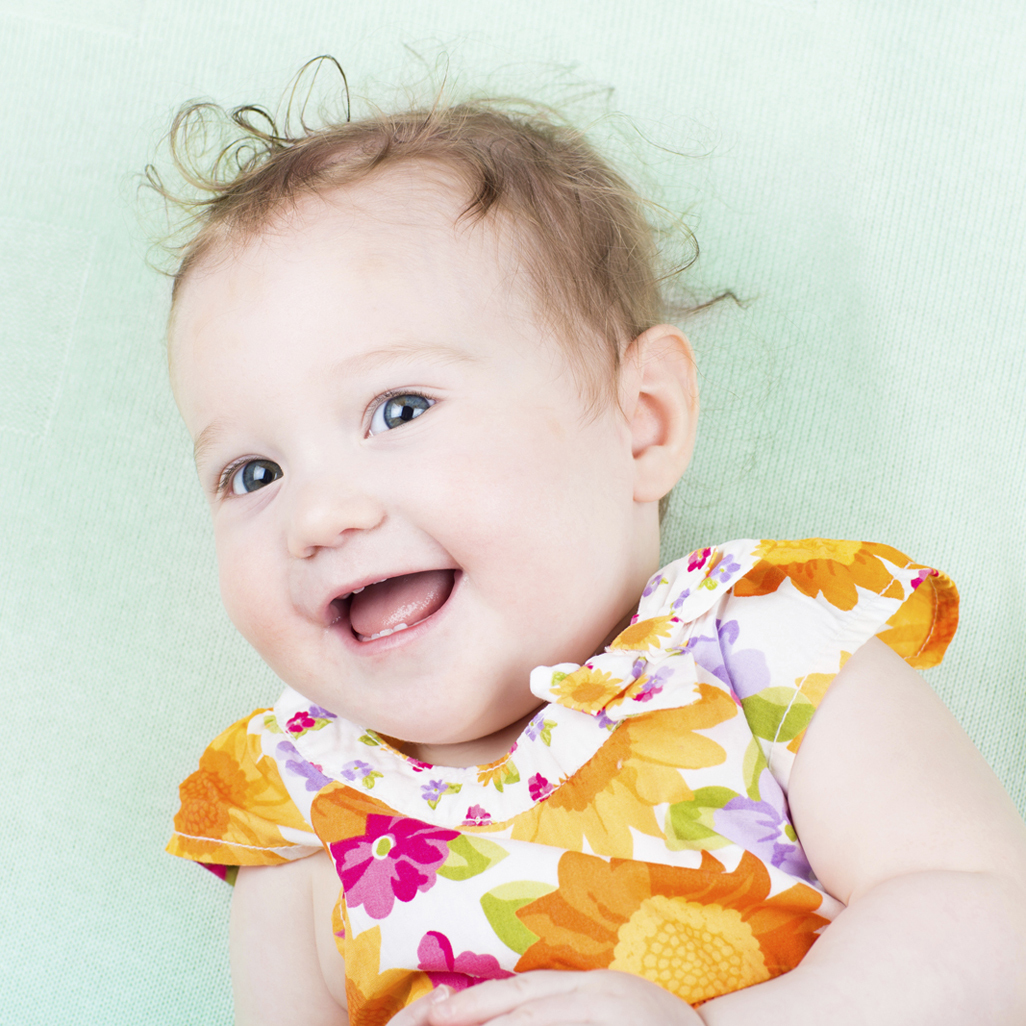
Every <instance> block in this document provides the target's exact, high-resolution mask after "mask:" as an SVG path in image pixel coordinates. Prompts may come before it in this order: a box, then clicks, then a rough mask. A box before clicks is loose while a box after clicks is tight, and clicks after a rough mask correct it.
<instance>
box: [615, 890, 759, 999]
mask: <svg viewBox="0 0 1026 1026" xmlns="http://www.w3.org/2000/svg"><path fill="white" fill-rule="evenodd" d="M618 937H619V942H618V943H617V945H616V947H615V948H614V949H613V961H612V964H611V965H610V966H609V968H610V969H620V970H622V971H623V972H628V973H634V975H635V976H642V977H644V978H645V979H646V980H651V981H652V982H653V983H657V984H659V986H660V987H663V988H664V989H665V990H668V991H670V993H671V994H676V995H677V996H678V997H680V998H683V999H684V1000H685V1001H688V1002H691V1003H694V1002H696V1001H704V1000H706V999H708V998H712V997H717V996H718V995H720V994H729V993H731V992H732V991H735V990H740V989H741V988H742V987H749V986H751V985H752V984H753V983H760V982H762V981H763V980H766V979H768V978H769V973H768V972H767V971H766V961H765V959H764V958H763V955H762V949H761V948H760V947H759V942H758V940H756V938H755V936H754V935H753V933H752V929H751V927H750V926H749V925H748V924H747V923H746V922H744V921H743V920H742V918H741V914H740V913H739V912H737V911H735V910H734V909H732V908H723V907H722V906H720V905H702V904H700V903H699V902H697V901H688V900H687V899H685V898H667V897H664V896H663V895H661V894H657V895H654V896H653V897H651V898H646V899H645V900H644V901H643V902H642V903H641V907H640V908H639V909H638V911H637V912H635V913H634V915H632V916H631V918H630V920H629V921H628V922H626V923H624V925H623V926H622V927H621V928H620V931H619V933H618Z"/></svg>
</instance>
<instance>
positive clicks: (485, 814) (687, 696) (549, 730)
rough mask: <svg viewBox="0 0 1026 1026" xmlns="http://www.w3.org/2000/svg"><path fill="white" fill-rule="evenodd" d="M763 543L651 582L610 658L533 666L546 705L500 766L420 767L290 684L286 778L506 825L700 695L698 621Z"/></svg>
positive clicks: (699, 555) (699, 557) (410, 808)
mask: <svg viewBox="0 0 1026 1026" xmlns="http://www.w3.org/2000/svg"><path fill="white" fill-rule="evenodd" d="M759 547H760V542H758V541H754V540H751V539H743V540H740V541H733V542H727V543H726V544H724V545H719V546H716V547H711V548H705V549H699V550H696V551H695V552H692V553H690V554H689V555H687V556H685V557H684V558H683V559H678V560H676V561H674V562H673V563H670V564H669V565H667V566H666V567H664V568H663V569H662V570H660V571H659V572H658V573H656V574H655V575H654V576H653V577H652V578H651V579H650V580H649V582H648V584H647V585H646V587H645V590H644V592H643V593H642V596H641V600H640V602H639V604H638V610H637V612H636V613H635V614H634V616H633V617H632V618H631V624H630V626H629V627H627V628H626V629H625V630H624V631H622V632H621V633H620V634H619V635H618V636H617V637H616V638H615V639H614V640H613V642H612V643H611V644H610V645H609V646H608V647H607V648H606V650H605V651H604V652H602V653H600V654H599V655H596V656H593V657H592V658H591V659H589V660H588V661H587V662H586V663H585V664H584V665H583V666H582V665H580V664H578V663H560V664H558V665H556V666H539V667H537V668H535V669H534V670H533V671H532V672H531V678H530V685H531V691H532V693H533V694H535V695H536V696H537V697H538V698H539V699H541V700H542V701H544V702H545V703H546V704H545V705H544V706H543V707H542V708H541V709H540V710H539V711H538V712H537V713H536V714H535V716H534V717H533V718H532V719H531V721H530V722H529V723H528V724H527V726H526V727H525V728H524V730H523V732H522V733H521V735H520V737H519V738H518V739H517V741H516V743H515V744H514V745H513V747H512V748H511V749H510V751H509V752H508V753H507V754H506V755H504V756H503V757H502V758H501V759H499V760H497V761H496V762H493V763H489V764H487V765H484V766H467V767H452V766H432V765H429V764H428V763H423V762H419V761H418V760H416V759H413V758H411V757H410V756H407V755H404V754H403V753H402V752H399V751H397V750H396V749H395V748H393V747H392V746H391V745H389V744H388V743H387V742H386V741H385V740H384V739H383V738H382V737H381V736H380V735H378V734H376V733H374V731H371V730H365V729H362V728H360V727H357V726H356V725H354V724H352V723H350V722H349V721H347V720H344V719H342V718H341V717H339V716H335V715H334V714H333V713H331V712H329V711H327V710H325V709H321V708H319V707H318V706H315V705H311V704H310V703H309V702H308V701H307V700H306V699H305V698H303V696H302V695H300V694H299V693H298V692H296V691H293V690H292V689H291V688H289V689H287V690H286V691H285V692H284V694H283V695H282V696H281V698H280V699H279V700H278V702H277V703H276V704H275V706H274V709H273V715H272V716H270V717H268V719H267V721H266V723H265V725H266V726H267V728H268V729H269V730H271V731H272V733H274V734H275V735H278V734H280V735H283V736H282V737H281V739H280V741H278V742H277V744H276V746H275V756H276V758H277V760H278V762H279V766H280V768H281V769H282V771H283V777H285V778H286V782H288V777H289V776H290V775H291V776H296V775H299V776H300V777H302V778H304V786H305V788H306V790H308V791H309V790H314V791H316V790H319V789H320V788H322V787H324V786H326V785H328V784H330V783H331V782H333V781H335V782H338V783H342V784H345V785H347V786H349V787H354V788H362V789H365V790H366V791H368V792H370V793H372V794H373V796H374V797H375V798H377V799H379V800H380V801H383V802H384V803H385V804H386V805H388V806H390V807H391V808H393V809H395V810H396V811H398V812H401V813H402V814H404V815H410V816H415V817H416V818H418V819H421V820H424V821H427V822H431V823H436V824H438V825H440V826H446V827H460V826H485V825H492V824H495V825H499V824H502V823H504V822H506V821H508V820H510V819H512V818H513V817H514V816H517V815H519V814H520V813H522V812H526V811H527V810H528V809H530V808H531V807H532V806H533V805H535V804H536V803H537V802H539V801H542V800H543V799H545V798H547V797H548V796H549V795H550V794H552V792H553V791H554V790H555V789H556V788H558V787H559V786H560V785H561V784H562V783H563V782H564V781H565V780H567V779H568V778H569V777H571V776H572V775H573V774H574V773H576V771H577V770H579V769H580V768H581V767H582V766H583V765H584V764H585V763H586V762H587V761H588V760H589V759H591V758H592V756H593V755H595V753H596V752H597V751H598V750H599V748H600V747H601V746H602V744H603V743H604V742H605V740H606V739H607V738H608V737H609V733H610V731H612V730H614V729H615V728H616V726H617V725H618V724H619V723H620V722H621V721H623V720H625V719H627V718H628V717H631V716H638V715H641V714H643V713H649V712H654V711H656V710H658V709H674V708H680V707H682V706H685V705H690V704H691V703H693V702H694V701H696V700H697V699H698V691H697V688H696V673H695V663H694V659H693V657H692V655H691V652H690V647H691V646H690V645H689V639H690V638H691V636H692V633H693V631H694V625H695V621H697V620H698V619H699V618H700V617H702V616H704V614H706V613H707V612H709V610H710V609H711V608H712V607H713V605H714V604H716V603H717V602H718V601H719V599H720V598H721V597H722V596H723V595H724V593H725V592H727V591H728V590H729V588H730V587H731V586H732V585H733V583H734V582H735V581H736V580H738V579H739V578H740V577H743V576H744V575H745V574H746V573H748V571H749V570H751V569H752V567H753V566H754V565H755V563H756V562H757V560H758V555H759ZM297 757H298V759H297Z"/></svg>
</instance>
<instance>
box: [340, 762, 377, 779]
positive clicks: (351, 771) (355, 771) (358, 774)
mask: <svg viewBox="0 0 1026 1026" xmlns="http://www.w3.org/2000/svg"><path fill="white" fill-rule="evenodd" d="M373 772H374V769H373V768H372V766H371V764H370V763H369V762H363V761H362V760H360V759H353V761H352V762H347V763H346V764H345V765H344V766H343V767H342V769H341V770H339V773H340V775H341V776H343V777H345V778H346V780H363V778H364V777H366V776H367V775H368V774H370V773H373Z"/></svg>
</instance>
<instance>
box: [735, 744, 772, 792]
mask: <svg viewBox="0 0 1026 1026" xmlns="http://www.w3.org/2000/svg"><path fill="white" fill-rule="evenodd" d="M768 765H769V763H767V762H766V756H765V755H764V754H763V751H762V746H761V745H760V744H759V742H758V741H756V740H755V738H754V737H753V738H752V740H751V741H749V742H748V747H747V748H746V749H745V758H744V762H743V763H742V765H741V772H742V774H743V775H744V778H745V790H746V791H747V792H748V797H749V798H751V799H752V801H753V802H761V801H762V798H761V796H760V795H759V777H761V776H762V771H763V770H764V769H766V767H767V766H768Z"/></svg>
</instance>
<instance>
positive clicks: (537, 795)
mask: <svg viewBox="0 0 1026 1026" xmlns="http://www.w3.org/2000/svg"><path fill="white" fill-rule="evenodd" d="M527 789H528V791H530V793H531V801H532V802H540V801H541V800H542V799H543V798H548V796H549V795H550V794H552V791H553V787H552V785H551V784H550V783H549V782H548V781H547V780H546V779H545V778H544V777H543V776H542V775H541V774H540V773H535V775H534V776H533V777H531V779H530V780H529V781H528V782H527Z"/></svg>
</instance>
